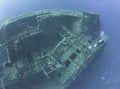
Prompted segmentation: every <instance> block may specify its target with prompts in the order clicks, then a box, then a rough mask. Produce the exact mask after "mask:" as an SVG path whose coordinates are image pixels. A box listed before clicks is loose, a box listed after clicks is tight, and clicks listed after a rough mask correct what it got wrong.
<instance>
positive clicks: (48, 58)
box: [0, 10, 108, 89]
mask: <svg viewBox="0 0 120 89" xmlns="http://www.w3.org/2000/svg"><path fill="white" fill-rule="evenodd" d="M0 34H1V35H0V36H1V37H0V52H1V54H0V55H1V56H0V57H1V58H0V59H1V60H0V61H1V62H0V63H1V68H0V69H1V70H0V71H1V72H0V80H1V87H2V88H3V89H19V87H20V89H65V88H66V87H67V86H68V85H69V84H70V83H71V82H72V81H73V80H74V79H75V78H76V76H77V75H78V74H79V73H80V72H82V70H83V69H85V68H86V67H87V65H88V64H89V63H90V61H91V60H92V59H93V58H94V57H95V56H96V55H98V54H99V53H100V52H101V50H102V49H103V48H104V46H105V44H106V42H107V39H108V37H107V36H106V35H105V34H104V32H103V31H101V30H100V20H99V15H97V14H95V13H92V12H74V11H66V10H48V11H40V12H39V11H38V12H33V13H30V14H25V15H21V16H18V17H16V18H13V19H11V20H7V21H5V22H3V23H1V24H0ZM18 86H19V87H18Z"/></svg>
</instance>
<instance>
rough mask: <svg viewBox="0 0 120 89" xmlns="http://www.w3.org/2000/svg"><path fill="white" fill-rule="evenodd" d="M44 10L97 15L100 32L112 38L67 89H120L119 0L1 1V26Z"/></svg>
mask: <svg viewBox="0 0 120 89" xmlns="http://www.w3.org/2000/svg"><path fill="white" fill-rule="evenodd" d="M44 9H67V10H75V11H83V10H86V11H92V12H96V13H98V14H99V15H100V17H101V29H102V30H104V31H105V33H106V34H107V35H108V36H109V41H108V44H107V46H106V47H105V49H104V51H103V52H102V54H101V55H100V56H99V57H98V59H96V61H94V62H93V63H91V64H90V65H89V66H88V68H87V69H86V70H85V71H83V72H82V73H81V75H79V76H78V77H77V79H76V80H75V81H74V82H73V83H72V84H71V85H70V86H69V87H68V89H120V69H119V68H120V46H119V45H120V40H119V39H120V0H0V22H1V21H3V20H6V19H8V18H12V17H14V16H17V15H20V14H23V13H27V12H32V11H37V10H44Z"/></svg>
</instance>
